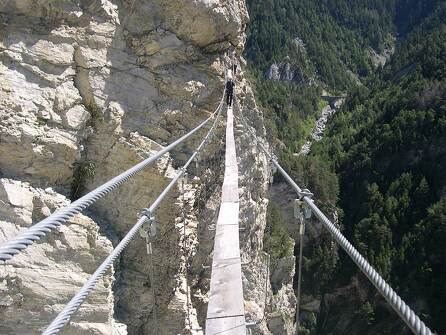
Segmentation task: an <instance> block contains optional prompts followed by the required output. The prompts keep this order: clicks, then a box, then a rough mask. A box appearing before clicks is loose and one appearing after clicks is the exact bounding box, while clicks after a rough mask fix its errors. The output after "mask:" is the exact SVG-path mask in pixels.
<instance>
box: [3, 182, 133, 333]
mask: <svg viewBox="0 0 446 335" xmlns="http://www.w3.org/2000/svg"><path fill="white" fill-rule="evenodd" d="M68 204H69V200H68V199H66V198H65V197H64V196H62V195H60V194H58V193H56V192H55V191H54V190H53V189H51V188H46V189H40V188H34V187H32V186H30V184H29V183H26V182H20V181H15V180H11V179H6V178H1V179H0V205H1V206H0V241H3V240H4V239H5V238H7V237H8V236H13V235H15V234H17V232H19V231H20V230H21V229H23V228H24V227H27V226H29V225H31V224H32V223H33V222H35V221H38V220H40V219H42V218H45V217H46V216H48V215H49V214H50V213H51V212H54V211H55V210H57V209H58V208H60V207H63V206H66V205H68ZM111 250H112V243H111V242H110V240H109V239H107V238H106V237H105V236H104V231H102V230H101V228H100V227H99V226H98V224H96V223H95V222H94V221H93V220H92V219H91V218H89V217H87V216H85V215H81V214H78V215H76V216H74V217H73V218H72V219H71V220H70V221H69V222H68V224H66V225H63V226H62V227H61V228H60V229H59V230H58V231H57V232H55V233H52V234H50V235H49V236H48V238H46V239H45V240H44V241H43V242H42V243H39V244H35V245H33V246H31V247H29V248H28V249H26V250H25V251H24V252H23V253H21V254H20V255H19V256H17V257H15V258H14V260H13V261H12V262H10V263H8V264H7V265H2V266H0V318H1V320H2V322H1V324H0V332H1V333H2V334H5V335H7V334H29V333H31V332H33V333H36V332H41V331H42V330H43V329H44V328H45V327H46V326H48V324H49V323H50V322H51V321H52V320H53V318H54V316H55V313H56V312H59V311H61V309H62V308H63V307H64V305H65V304H66V303H67V302H68V301H69V300H70V299H71V297H72V296H73V295H74V294H75V293H76V292H77V291H78V290H79V287H80V286H81V285H82V284H83V283H84V282H85V281H87V279H88V277H89V274H91V273H92V272H93V271H94V270H95V268H96V267H97V266H98V265H99V264H100V263H101V261H102V259H104V258H105V257H106V256H107V255H108V253H109V252H110V251H111ZM113 282H114V270H113V269H112V270H111V271H108V272H107V274H106V275H105V276H104V277H103V278H102V280H100V281H99V283H98V285H97V287H96V289H95V290H94V291H93V292H92V294H91V295H90V297H89V298H88V300H87V301H86V302H85V303H84V304H83V305H82V307H81V308H80V309H79V311H78V312H77V314H76V317H75V318H74V320H73V322H72V323H71V324H70V325H69V326H68V327H67V328H66V330H65V332H64V333H65V334H79V333H80V332H81V333H82V334H104V335H105V334H115V333H116V334H119V333H121V334H126V326H125V325H123V324H120V323H118V322H116V321H115V319H114V317H113V311H114V296H113V292H112V285H113Z"/></svg>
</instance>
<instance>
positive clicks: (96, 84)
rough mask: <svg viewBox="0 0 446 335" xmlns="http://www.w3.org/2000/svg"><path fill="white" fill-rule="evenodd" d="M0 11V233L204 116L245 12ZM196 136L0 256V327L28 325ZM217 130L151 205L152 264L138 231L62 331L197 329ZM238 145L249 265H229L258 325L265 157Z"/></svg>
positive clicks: (81, 4)
mask: <svg viewBox="0 0 446 335" xmlns="http://www.w3.org/2000/svg"><path fill="white" fill-rule="evenodd" d="M0 16H1V18H2V20H1V22H2V23H1V29H0V31H1V33H0V80H1V82H2V85H1V87H0V109H1V113H0V177H2V178H3V179H1V185H0V201H1V205H2V207H1V209H0V215H1V217H0V220H1V225H0V230H1V234H2V235H1V237H0V239H1V240H2V241H3V240H5V239H7V238H9V237H11V236H13V235H15V234H16V233H17V232H18V231H19V230H21V229H23V227H24V226H29V225H31V224H34V223H37V222H38V221H39V220H41V219H42V218H44V217H46V216H48V215H49V214H50V213H51V212H53V211H54V210H56V209H57V208H59V207H61V206H64V205H66V204H67V203H68V201H69V200H68V198H69V197H71V198H72V199H73V198H75V197H77V196H79V195H81V194H83V193H84V192H86V191H88V190H91V189H93V188H94V187H96V186H98V185H100V184H102V183H103V182H105V181H106V180H108V179H109V178H111V177H113V176H115V175H117V174H118V173H120V172H121V171H123V170H125V169H127V168H129V167H131V166H132V165H134V164H135V163H137V162H139V161H140V160H142V159H143V158H146V157H148V156H150V155H151V154H153V152H155V151H158V150H159V149H160V148H162V147H163V146H164V145H166V144H168V143H169V142H171V141H172V140H174V139H176V138H178V137H179V136H180V135H181V134H183V133H185V131H186V130H188V129H191V128H192V127H193V126H195V125H197V124H198V123H199V122H200V121H202V120H203V119H204V118H206V117H207V116H208V115H209V113H210V112H212V111H213V110H214V108H215V107H216V106H217V104H218V101H219V100H220V97H221V93H222V92H221V90H222V87H223V84H224V83H223V78H224V77H223V73H224V69H225V68H226V67H227V66H229V64H230V61H231V59H230V58H229V56H225V55H224V53H226V52H227V51H228V50H233V51H235V56H236V57H237V55H240V53H241V51H242V48H243V45H244V42H245V34H244V28H245V25H246V23H247V19H248V16H247V10H246V6H245V3H244V1H242V0H231V1H220V0H212V1H208V0H206V1H205V0H200V1H193V0H187V1H176V0H170V1H167V0H142V1H137V2H134V1H108V0H102V1H99V0H78V1H63V0H57V1H53V0H42V1H38V2H36V1H33V0H25V1H18V0H7V1H3V2H1V4H0ZM238 80H240V85H238V90H239V97H240V100H243V103H242V105H243V106H244V107H243V108H244V112H245V113H246V114H247V115H249V118H250V120H251V122H253V124H254V125H255V127H256V128H257V129H258V130H259V131H260V132H261V134H262V135H264V133H265V132H264V129H263V119H262V115H261V112H260V111H259V110H258V109H257V107H256V106H255V101H254V96H253V93H252V91H251V89H250V86H249V83H247V82H246V80H245V79H244V77H243V74H240V75H239V78H238ZM202 134H203V132H200V133H199V134H198V136H195V137H194V138H193V139H191V140H190V141H188V142H187V143H186V144H185V145H182V146H179V147H178V148H176V149H175V150H173V151H172V152H171V153H170V154H169V155H165V156H164V157H163V158H162V159H160V160H158V161H157V163H156V164H154V165H153V166H152V167H150V168H148V169H145V170H144V171H143V172H141V173H140V174H138V175H137V176H136V177H135V178H133V179H131V180H130V181H128V182H127V183H126V184H125V185H122V186H121V187H119V188H118V189H117V190H115V191H113V192H112V193H111V194H109V195H107V196H106V197H105V198H103V199H102V200H100V201H99V202H97V203H96V204H95V205H94V206H93V207H92V208H91V209H90V212H89V213H88V216H85V215H78V216H76V217H75V218H73V219H72V220H71V221H70V223H69V224H66V225H63V226H62V227H61V228H60V229H59V230H58V231H57V232H55V233H52V234H50V235H49V236H48V237H46V238H44V239H43V241H42V243H38V244H35V245H34V246H32V247H30V248H28V249H27V251H26V252H25V253H23V254H22V255H20V256H19V257H17V258H16V259H15V260H14V263H11V265H7V266H5V267H2V268H1V273H0V294H1V295H0V315H2V316H3V317H2V319H5V320H6V319H7V320H8V321H7V323H2V325H0V327H3V328H0V330H1V332H2V333H5V334H24V333H31V332H35V331H39V330H42V329H43V328H44V327H45V326H46V325H47V324H48V323H49V321H50V320H51V319H52V318H54V317H55V316H56V313H57V312H58V311H60V310H61V308H62V307H63V306H64V304H65V303H67V302H68V301H69V299H70V298H71V297H72V296H73V294H74V293H75V292H76V291H77V290H78V289H79V288H80V286H81V285H82V284H83V283H84V282H85V281H86V280H87V278H88V276H89V275H90V274H91V273H92V272H93V271H94V269H95V268H96V267H97V265H98V264H100V263H101V261H102V260H103V259H104V258H105V257H106V255H107V253H109V252H110V250H111V248H112V243H116V241H118V240H119V239H121V238H122V236H123V235H124V234H125V233H126V232H127V231H128V229H129V228H130V227H131V226H132V225H133V224H134V222H135V221H136V219H137V213H138V211H140V210H141V209H142V208H144V207H147V206H149V205H150V203H151V202H152V201H153V200H154V199H155V197H156V196H157V195H158V194H159V193H160V191H161V190H162V189H163V188H164V186H165V185H166V184H167V183H168V182H169V180H170V179H171V178H172V176H173V175H174V174H175V172H176V169H177V168H178V167H179V166H181V165H182V163H184V161H185V160H186V158H187V157H188V155H189V154H190V153H191V150H192V148H194V147H195V146H196V145H197V143H198V141H199V139H200V138H201V136H202ZM222 144H223V124H222V123H220V126H219V127H218V128H217V132H216V134H215V136H214V138H213V140H212V141H211V142H210V144H209V145H208V146H207V148H206V150H205V152H204V153H203V154H202V161H201V163H200V165H199V166H198V167H191V169H190V170H189V171H188V172H189V177H188V178H187V179H185V180H184V181H183V182H181V183H179V184H178V187H176V188H175V189H174V190H173V191H172V192H171V194H170V195H169V196H168V198H167V199H166V201H164V202H163V204H162V205H161V207H160V208H159V209H158V210H157V212H156V220H157V223H158V228H159V229H158V235H157V237H156V238H155V239H154V241H153V250H154V259H155V260H156V261H155V264H154V268H153V269H151V267H150V266H149V264H148V259H147V254H146V246H145V241H144V240H143V239H142V238H140V237H137V238H136V239H135V241H133V242H132V244H131V245H130V246H129V248H127V249H126V250H125V251H124V253H123V254H122V256H121V258H120V260H119V262H117V263H116V264H115V269H114V272H113V271H112V272H110V273H108V274H107V275H106V276H105V277H104V279H103V281H101V283H100V284H99V285H98V287H97V288H96V289H95V290H94V292H93V294H92V295H91V297H90V298H89V300H87V302H86V303H85V304H84V305H83V307H81V309H80V310H79V312H78V313H76V316H75V317H74V319H73V322H72V323H71V324H70V326H69V327H67V328H65V329H64V332H65V333H67V334H70V333H76V334H79V333H82V334H84V333H85V334H90V333H91V334H110V333H117V334H125V333H126V329H125V328H127V331H128V333H129V334H145V333H151V332H152V331H153V329H154V328H155V327H156V328H157V329H158V331H159V332H158V333H159V334H173V333H175V334H177V333H184V334H188V333H198V334H199V333H202V330H200V327H203V326H204V317H205V309H206V303H207V294H208V289H209V287H208V285H209V278H210V273H209V271H208V270H207V269H206V268H205V267H203V265H204V266H206V265H207V264H209V262H210V260H211V252H212V244H213V243H212V230H210V229H209V228H212V224H213V220H214V219H215V214H216V213H217V209H218V200H219V196H220V189H219V187H220V186H218V185H220V184H221V171H222V168H221V167H222V164H223V162H222V160H221V156H222V151H221V150H223V149H222V148H223V146H222ZM237 150H238V153H239V156H240V167H239V170H240V176H241V182H240V183H241V185H242V194H241V198H242V208H243V209H242V211H241V214H240V218H241V220H242V223H243V225H244V226H245V231H244V232H242V234H243V237H242V243H243V251H242V253H243V257H244V259H245V260H246V262H248V263H249V264H251V265H250V266H248V267H246V268H245V269H244V287H245V292H246V300H247V301H246V305H247V311H248V313H249V317H250V318H251V319H252V320H253V321H260V323H259V325H257V326H256V328H255V329H256V330H257V332H258V333H260V334H269V333H270V331H269V330H268V322H267V320H268V317H267V316H266V317H265V318H263V315H267V314H268V313H267V314H265V309H267V308H266V307H267V306H272V305H273V300H272V299H273V298H272V294H271V288H270V283H269V281H268V280H267V279H268V278H267V277H268V276H267V272H266V265H265V257H264V255H263V253H262V239H263V230H264V227H265V215H266V204H267V200H266V189H267V180H268V174H269V166H268V163H267V160H266V158H265V156H264V155H263V154H262V153H261V152H259V149H258V148H256V147H255V146H252V142H251V141H250V140H248V138H247V137H246V134H244V135H243V134H239V137H238V139H237ZM253 162H254V164H253ZM197 169H198V170H197ZM49 187H51V188H49ZM18 194H20V196H18ZM185 222H186V229H185V234H183V232H184V230H183V226H184V223H185ZM184 246H186V247H184ZM151 271H153V273H154V282H152V281H151V280H150V273H151ZM42 277H43V278H45V280H46V282H42V280H41V279H42ZM265 283H266V285H265ZM152 287H155V288H156V290H155V291H156V312H157V321H156V322H155V321H154V320H155V318H154V310H155V303H154V299H153V296H152V293H151V291H152ZM265 292H266V294H265ZM284 294H285V293H284ZM265 295H266V301H267V303H266V304H265V303H264V301H265V299H264V297H265ZM285 295H286V294H285ZM288 297H289V296H288V295H287V297H285V296H283V297H281V298H277V297H276V298H274V299H276V300H274V301H275V303H274V305H277V306H285V307H283V308H287V309H291V308H292V304H293V302H292V298H291V300H290V303H286V301H288V300H287V299H288ZM291 297H292V295H291ZM277 299H279V300H277ZM282 302H283V303H282ZM277 308H279V307H276V309H277ZM280 308H282V307H280ZM42 310H43V312H42ZM267 312H268V311H267ZM287 313H288V312H287ZM287 313H285V314H287ZM288 314H289V313H288ZM116 320H119V322H118V321H116ZM282 320H284V319H282ZM18 324H19V325H20V326H17V325H18ZM124 324H125V325H124Z"/></svg>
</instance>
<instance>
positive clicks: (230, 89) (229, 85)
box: [226, 71, 235, 107]
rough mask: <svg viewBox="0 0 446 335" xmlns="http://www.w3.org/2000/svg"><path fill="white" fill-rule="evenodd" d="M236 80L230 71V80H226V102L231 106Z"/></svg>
mask: <svg viewBox="0 0 446 335" xmlns="http://www.w3.org/2000/svg"><path fill="white" fill-rule="evenodd" d="M234 86H235V83H234V80H232V73H231V71H229V73H228V81H227V82H226V104H227V105H228V106H229V107H231V106H232V100H233V96H234Z"/></svg>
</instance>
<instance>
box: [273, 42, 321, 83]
mask: <svg viewBox="0 0 446 335" xmlns="http://www.w3.org/2000/svg"><path fill="white" fill-rule="evenodd" d="M296 43H298V42H296ZM265 77H266V79H269V80H276V81H288V82H293V83H296V84H301V85H314V84H315V83H316V82H315V78H314V76H313V77H309V76H308V75H307V74H305V71H304V70H303V69H301V68H300V67H299V66H298V65H295V64H292V63H291V62H290V59H289V57H286V58H285V59H284V61H283V62H280V63H276V62H275V63H272V64H271V66H270V67H269V69H268V70H267V72H266V74H265Z"/></svg>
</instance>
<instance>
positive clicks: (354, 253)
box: [240, 109, 433, 335]
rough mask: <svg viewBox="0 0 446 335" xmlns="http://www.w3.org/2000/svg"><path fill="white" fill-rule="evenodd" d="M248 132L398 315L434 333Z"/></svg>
mask: <svg viewBox="0 0 446 335" xmlns="http://www.w3.org/2000/svg"><path fill="white" fill-rule="evenodd" d="M240 116H241V119H242V122H243V123H244V124H245V125H247V124H246V121H245V118H244V116H243V113H242V111H241V109H240ZM248 132H249V133H250V134H251V135H252V136H253V138H254V140H255V142H256V143H257V144H259V146H260V147H261V148H262V150H263V151H264V152H265V154H266V155H267V156H268V157H269V158H270V159H271V162H272V163H273V164H274V165H275V166H276V167H277V169H278V171H279V172H280V173H281V174H282V176H283V177H284V178H285V179H286V180H287V181H288V183H289V184H290V185H291V186H292V187H293V188H294V190H295V191H296V192H297V194H298V195H299V196H301V197H302V200H303V201H305V202H306V203H307V204H308V206H309V207H310V208H311V210H312V212H313V213H314V214H315V215H316V216H317V217H318V218H319V219H320V221H321V222H322V224H323V225H324V227H325V228H326V229H327V230H328V231H329V232H330V234H331V235H332V236H333V238H334V239H335V240H336V242H337V243H338V244H339V245H340V246H341V247H342V248H343V249H344V250H345V252H346V253H347V254H348V255H349V257H350V258H351V259H352V260H353V261H354V262H355V264H356V265H357V266H358V267H359V269H360V270H361V271H362V272H363V273H364V274H365V275H366V277H367V278H368V279H369V280H370V282H371V283H372V284H373V285H374V286H375V287H376V289H377V290H378V292H379V293H380V294H381V295H382V296H383V297H384V299H386V301H387V302H388V303H389V305H390V306H392V308H393V309H394V310H395V312H396V313H397V314H398V316H399V317H400V318H401V319H402V320H403V321H404V322H405V323H406V325H407V326H408V327H409V328H410V329H411V330H412V332H413V333H414V334H417V335H432V334H433V333H432V331H431V330H430V329H429V327H427V326H426V325H425V324H424V322H423V321H421V319H420V318H419V317H418V316H417V315H416V314H415V312H414V311H413V310H412V309H411V308H410V307H409V306H408V305H407V304H406V303H405V302H404V301H403V299H401V297H400V296H399V295H398V294H397V293H396V292H395V291H394V290H393V289H392V287H390V285H389V284H387V282H386V281H385V280H384V279H383V278H382V277H381V275H380V274H379V273H378V272H377V271H376V270H375V269H374V268H373V266H372V265H370V263H369V262H368V261H367V260H366V259H365V258H364V257H363V256H362V255H361V254H360V253H359V251H358V250H356V248H355V247H354V246H353V245H352V244H351V243H350V242H349V241H348V240H347V238H346V237H345V236H344V235H343V234H342V233H341V232H340V231H339V229H337V228H336V226H335V225H334V224H333V223H332V222H331V221H330V220H329V219H328V218H327V217H326V216H325V215H324V213H322V211H321V210H320V209H319V208H318V207H317V206H316V204H315V203H314V202H313V200H311V198H309V197H308V196H307V195H306V194H308V192H305V191H302V189H301V188H300V187H299V186H298V185H297V184H296V183H295V182H294V180H293V179H292V178H291V177H290V176H289V175H288V173H287V172H286V171H285V170H284V169H283V168H282V167H281V166H280V164H279V163H278V162H277V160H276V159H275V158H274V157H273V155H272V154H271V153H269V152H268V150H267V149H266V147H265V146H264V145H263V144H262V143H261V142H260V141H259V139H258V138H257V136H256V134H255V133H253V132H251V131H250V129H249V128H248Z"/></svg>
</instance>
